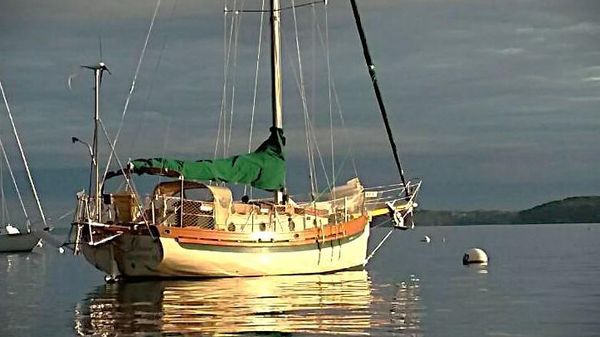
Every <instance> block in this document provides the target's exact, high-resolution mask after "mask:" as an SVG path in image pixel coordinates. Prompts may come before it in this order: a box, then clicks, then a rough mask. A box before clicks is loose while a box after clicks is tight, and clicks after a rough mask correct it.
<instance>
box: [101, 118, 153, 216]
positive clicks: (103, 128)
mask: <svg viewBox="0 0 600 337" xmlns="http://www.w3.org/2000/svg"><path fill="white" fill-rule="evenodd" d="M98 122H99V123H100V126H101V127H102V131H103V132H104V137H106V140H107V141H108V144H109V145H110V146H111V149H110V151H111V153H114V154H115V156H114V157H115V160H116V161H117V165H119V170H121V171H122V172H125V166H124V165H123V162H121V160H120V159H119V156H118V155H117V151H116V150H115V148H114V147H113V144H112V143H111V141H110V140H111V139H110V136H109V135H108V131H106V127H105V126H104V122H102V119H100V120H98ZM105 176H106V174H105ZM123 178H125V183H126V184H127V186H129V188H131V190H132V191H133V199H134V200H135V202H136V204H137V206H138V207H139V209H144V207H143V205H142V202H141V200H140V198H139V197H138V192H137V189H136V188H135V185H134V184H133V180H131V179H129V177H128V176H127V175H126V174H123ZM102 185H104V179H103V182H102ZM103 187H104V186H103ZM141 214H142V218H143V219H144V221H145V222H146V224H147V223H148V221H147V219H146V215H145V214H144V213H143V212H142V213H141Z"/></svg>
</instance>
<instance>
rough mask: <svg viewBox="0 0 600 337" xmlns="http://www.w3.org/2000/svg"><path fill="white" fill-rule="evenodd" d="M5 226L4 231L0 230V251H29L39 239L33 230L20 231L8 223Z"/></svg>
mask: <svg viewBox="0 0 600 337" xmlns="http://www.w3.org/2000/svg"><path fill="white" fill-rule="evenodd" d="M5 228H6V233H1V232H0V253H16V252H30V251H32V250H33V248H35V247H36V246H37V245H38V244H39V243H40V241H41V239H40V237H39V235H37V234H36V233H35V232H31V231H29V232H27V233H21V232H20V231H19V230H18V229H17V228H16V227H13V226H11V225H10V224H9V225H6V227H5Z"/></svg>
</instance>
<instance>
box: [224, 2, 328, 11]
mask: <svg viewBox="0 0 600 337" xmlns="http://www.w3.org/2000/svg"><path fill="white" fill-rule="evenodd" d="M292 2H293V1H292ZM326 2H327V1H325V0H319V1H312V2H307V3H303V4H299V5H291V6H287V7H281V8H279V9H278V10H276V12H282V11H285V10H288V9H296V8H301V7H307V6H313V5H316V4H324V3H326ZM225 11H226V12H233V11H235V10H232V9H225ZM237 12H241V13H264V12H267V13H270V12H271V11H267V10H264V9H244V10H239V11H237Z"/></svg>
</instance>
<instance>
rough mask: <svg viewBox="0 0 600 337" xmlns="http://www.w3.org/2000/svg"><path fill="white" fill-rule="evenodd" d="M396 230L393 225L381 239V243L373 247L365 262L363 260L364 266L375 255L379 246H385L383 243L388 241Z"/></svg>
mask: <svg viewBox="0 0 600 337" xmlns="http://www.w3.org/2000/svg"><path fill="white" fill-rule="evenodd" d="M394 230H395V229H394V228H393V227H392V229H390V231H389V232H388V233H387V235H386V236H385V237H384V238H383V240H381V242H379V244H378V245H377V247H375V249H373V251H372V252H371V254H369V256H368V257H367V258H366V259H365V262H363V267H364V266H366V265H367V264H368V263H369V261H370V260H371V258H372V257H373V256H374V255H375V253H377V251H378V250H379V248H381V247H382V246H383V244H384V243H385V241H387V239H388V238H389V237H390V235H392V233H393V232H394Z"/></svg>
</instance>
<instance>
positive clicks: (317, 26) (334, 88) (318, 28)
mask: <svg viewBox="0 0 600 337" xmlns="http://www.w3.org/2000/svg"><path fill="white" fill-rule="evenodd" d="M314 26H315V30H316V31H318V33H319V41H320V42H321V48H323V50H325V48H326V47H325V40H324V38H323V31H322V29H321V25H320V24H319V22H318V21H316V22H315V23H314ZM331 90H332V91H333V98H334V100H335V104H336V106H337V108H338V109H337V110H338V114H339V116H340V122H341V125H342V130H344V134H345V135H346V137H347V138H348V139H352V137H351V136H350V133H349V132H348V129H347V128H346V121H345V119H344V116H343V112H342V104H341V102H340V98H339V95H338V91H337V85H336V82H335V77H334V76H331ZM348 147H349V150H350V154H351V157H350V159H351V160H352V168H353V169H354V174H355V175H356V176H358V169H357V166H356V159H355V157H356V155H355V153H354V146H353V142H348ZM338 172H339V170H338Z"/></svg>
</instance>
